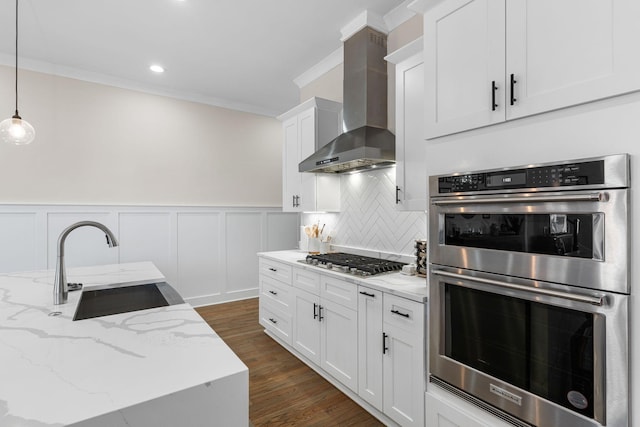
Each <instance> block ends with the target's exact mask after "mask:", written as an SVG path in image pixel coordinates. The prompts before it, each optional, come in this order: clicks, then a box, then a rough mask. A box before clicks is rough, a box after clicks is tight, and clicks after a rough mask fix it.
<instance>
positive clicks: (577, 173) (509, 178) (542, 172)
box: [438, 160, 605, 194]
mask: <svg viewBox="0 0 640 427" xmlns="http://www.w3.org/2000/svg"><path fill="white" fill-rule="evenodd" d="M604 166H605V165H604V160H595V161H586V162H576V163H561V164H548V165H542V166H535V167H526V168H519V169H511V170H509V169H507V170H499V171H491V172H476V173H469V174H457V175H449V176H441V177H438V193H439V194H445V193H464V192H475V191H489V190H506V189H509V190H511V189H518V188H544V187H573V186H583V185H596V184H604V178H605V177H604V170H605V167H604Z"/></svg>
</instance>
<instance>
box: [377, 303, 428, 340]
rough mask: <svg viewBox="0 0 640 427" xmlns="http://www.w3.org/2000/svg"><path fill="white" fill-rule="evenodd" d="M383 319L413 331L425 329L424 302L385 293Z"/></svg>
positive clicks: (419, 331) (418, 331)
mask: <svg viewBox="0 0 640 427" xmlns="http://www.w3.org/2000/svg"><path fill="white" fill-rule="evenodd" d="M383 301H384V302H383V306H384V308H383V319H384V322H385V323H388V324H390V325H394V326H397V327H399V328H401V329H404V330H406V331H407V332H411V333H414V332H415V333H420V334H422V332H423V331H424V304H421V303H419V302H415V301H411V300H408V299H405V298H401V297H397V296H395V295H391V294H384V299H383Z"/></svg>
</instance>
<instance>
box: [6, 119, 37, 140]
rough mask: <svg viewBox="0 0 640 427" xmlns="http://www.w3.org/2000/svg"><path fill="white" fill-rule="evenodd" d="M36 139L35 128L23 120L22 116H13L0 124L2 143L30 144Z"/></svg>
mask: <svg viewBox="0 0 640 427" xmlns="http://www.w3.org/2000/svg"><path fill="white" fill-rule="evenodd" d="M35 137H36V131H35V129H33V126H31V124H30V123H29V122H28V121H26V120H22V118H20V116H13V117H11V118H8V119H6V120H3V121H2V122H0V141H2V142H7V143H10V144H15V145H25V144H29V143H30V142H31V141H33V139H34V138H35Z"/></svg>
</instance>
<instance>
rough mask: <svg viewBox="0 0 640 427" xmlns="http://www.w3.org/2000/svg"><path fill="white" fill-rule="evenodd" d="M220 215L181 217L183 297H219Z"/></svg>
mask: <svg viewBox="0 0 640 427" xmlns="http://www.w3.org/2000/svg"><path fill="white" fill-rule="evenodd" d="M221 216H222V215H221V214H220V213H217V212H215V213H214V212H204V213H185V212H182V213H179V214H178V283H179V284H180V289H179V290H178V291H179V292H180V295H182V297H183V298H194V297H203V296H207V297H212V296H216V297H219V296H220V295H221V294H222V292H223V291H224V289H222V285H223V284H224V281H223V276H222V274H221V271H220V252H221V250H223V249H224V247H223V245H221V239H220V234H221V233H220V217H221Z"/></svg>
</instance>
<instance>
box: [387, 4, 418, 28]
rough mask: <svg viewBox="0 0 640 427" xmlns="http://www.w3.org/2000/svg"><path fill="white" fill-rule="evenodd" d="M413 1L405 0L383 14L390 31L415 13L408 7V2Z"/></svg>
mask: <svg viewBox="0 0 640 427" xmlns="http://www.w3.org/2000/svg"><path fill="white" fill-rule="evenodd" d="M413 1H414V0H405V1H404V2H402V4H400V5H399V6H398V7H396V8H395V9H393V10H391V11H390V12H389V13H387V14H386V15H384V16H383V19H384V22H385V24H386V26H387V29H388V30H389V31H390V32H391V31H393V30H395V29H396V28H398V27H399V26H400V25H402V24H404V23H405V22H407V21H408V20H409V19H411V18H413V17H414V16H416V15H417V13H416V12H415V11H414V10H410V9H409V4H410V3H412V2H413Z"/></svg>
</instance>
